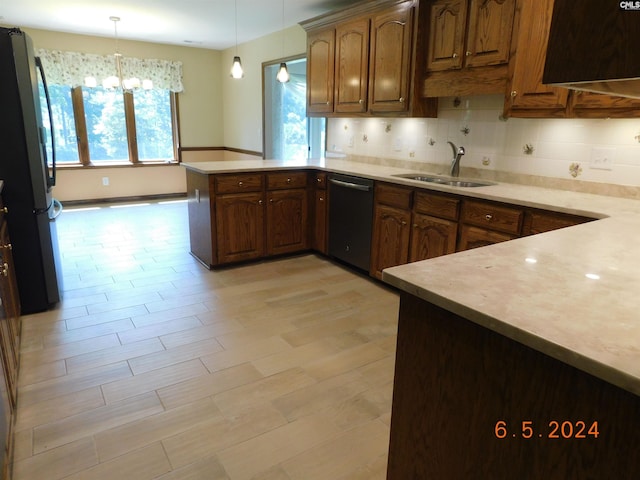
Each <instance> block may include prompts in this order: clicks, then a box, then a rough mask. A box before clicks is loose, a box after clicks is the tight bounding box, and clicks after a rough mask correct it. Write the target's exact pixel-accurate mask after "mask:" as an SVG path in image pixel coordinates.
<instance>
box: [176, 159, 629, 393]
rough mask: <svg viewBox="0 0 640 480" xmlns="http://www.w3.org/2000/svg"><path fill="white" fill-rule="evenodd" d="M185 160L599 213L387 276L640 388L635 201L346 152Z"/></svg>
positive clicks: (213, 167) (223, 168) (211, 168)
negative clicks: (436, 179) (430, 175)
mask: <svg viewBox="0 0 640 480" xmlns="http://www.w3.org/2000/svg"><path fill="white" fill-rule="evenodd" d="M183 165H184V166H185V167H186V168H187V169H190V170H193V171H196V172H199V173H204V174H215V173H239V172H248V171H256V170H265V171H268V170H283V169H301V168H311V169H318V170H323V171H328V172H337V173H345V174H351V175H357V176H362V177H366V178H370V179H373V180H380V181H386V182H392V183H396V184H400V185H408V186H413V187H416V188H424V189H428V190H437V191H442V192H450V193H455V194H458V195H464V196H467V197H473V198H479V199H485V200H494V201H499V202H506V203H511V204H515V205H522V206H528V207H534V208H541V209H546V210H552V211H557V212H564V213H570V214H576V215H583V216H587V217H592V218H597V219H599V220H597V221H594V222H589V223H584V224H580V225H576V226H573V227H568V228H564V229H561V230H555V231H551V232H547V233H542V234H538V235H533V236H528V237H523V238H518V239H516V240H511V241H509V242H503V243H498V244H494V245H490V246H486V247H481V248H477V249H473V250H467V251H463V252H458V253H454V254H450V255H445V256H443V257H437V258H433V259H429V260H424V261H421V262H415V263H410V264H407V265H401V266H397V267H392V268H388V269H385V270H384V271H383V277H382V278H383V281H385V282H387V283H388V284H390V285H393V286H394V287H396V288H398V289H400V290H403V291H405V292H407V293H410V294H412V295H415V296H416V297H419V298H421V299H423V300H426V301H428V302H430V303H433V304H435V305H437V306H439V307H442V308H444V309H446V310H448V311H451V312H453V313H455V314H457V315H459V316H462V317H464V318H466V319H468V320H470V321H472V322H474V323H476V324H479V325H481V326H484V327H486V328H489V329H491V330H493V331H495V332H497V333H500V334H502V335H504V336H506V337H508V338H511V339H512V340H515V341H517V342H520V343H522V344H524V345H527V346H529V347H531V348H534V349H536V350H538V351H540V352H542V353H545V354H547V355H549V356H551V357H553V358H556V359H557V360H560V361H562V362H564V363H567V364H569V365H572V366H574V367H576V368H579V369H581V370H583V371H585V372H587V373H590V374H592V375H594V376H596V377H598V378H601V379H603V380H605V381H607V382H610V383H612V384H614V385H616V386H618V387H620V388H623V389H625V390H628V391H630V392H632V393H634V394H636V395H640V245H638V244H640V201H639V200H633V199H626V198H619V197H609V196H602V195H593V194H586V193H578V192H570V191H564V190H553V189H546V188H540V187H532V186H525V185H516V184H507V183H498V184H495V185H491V186H486V187H477V188H464V187H449V186H446V185H440V184H431V183H425V182H420V181H416V180H409V179H403V178H398V177H396V176H394V175H398V174H403V173H412V171H411V170H408V169H402V168H394V167H386V166H379V165H370V164H365V163H359V162H350V161H347V160H343V159H321V160H309V161H301V162H300V161H298V162H287V161H278V160H248V161H247V160H243V161H222V162H198V163H187V164H183ZM413 173H423V174H424V173H425V172H415V171H413Z"/></svg>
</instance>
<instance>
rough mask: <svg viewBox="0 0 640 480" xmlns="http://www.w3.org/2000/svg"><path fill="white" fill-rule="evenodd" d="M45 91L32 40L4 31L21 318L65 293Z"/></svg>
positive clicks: (1, 80)
mask: <svg viewBox="0 0 640 480" xmlns="http://www.w3.org/2000/svg"><path fill="white" fill-rule="evenodd" d="M41 89H42V91H44V92H47V88H46V79H45V75H44V72H43V71H42V66H41V64H40V61H39V59H38V58H36V57H35V54H34V50H33V44H32V42H31V39H30V38H29V36H28V35H26V34H25V33H24V32H23V31H21V30H19V29H17V28H1V27H0V180H2V181H3V182H4V187H3V190H2V199H3V201H4V205H5V207H6V208H7V213H6V219H7V224H8V227H9V236H10V237H11V244H12V253H13V261H14V266H15V272H16V280H17V283H18V290H19V293H20V306H21V312H22V313H23V314H26V313H35V312H40V311H44V310H47V309H49V308H51V307H52V306H53V305H55V304H56V303H57V302H58V301H59V300H60V291H61V290H62V288H61V287H62V284H61V278H62V276H61V274H62V271H61V269H60V256H59V251H58V243H57V234H56V217H57V216H58V215H59V214H60V212H61V211H62V205H61V204H60V203H59V202H58V201H57V200H55V199H54V198H53V193H52V188H53V186H54V185H55V146H54V145H53V131H51V132H49V131H48V130H47V129H46V128H45V127H44V124H43V121H42V120H43V110H44V115H47V117H48V118H47V120H48V125H49V126H52V125H53V122H52V118H51V117H52V115H51V107H50V105H49V102H48V100H47V102H45V103H46V105H41V103H40V91H41ZM45 96H46V98H47V99H48V93H46V95H45ZM43 107H44V108H43ZM45 118H46V117H45ZM47 150H49V153H48V152H47ZM47 157H51V158H47Z"/></svg>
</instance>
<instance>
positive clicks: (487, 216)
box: [484, 213, 493, 222]
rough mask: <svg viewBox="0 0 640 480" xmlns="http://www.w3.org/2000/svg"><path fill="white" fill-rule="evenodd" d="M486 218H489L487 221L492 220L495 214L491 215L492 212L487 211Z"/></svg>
mask: <svg viewBox="0 0 640 480" xmlns="http://www.w3.org/2000/svg"><path fill="white" fill-rule="evenodd" d="M484 218H485V219H486V220H487V222H490V221H491V219H492V218H493V215H491V214H490V213H487V214H486V215H485V216H484Z"/></svg>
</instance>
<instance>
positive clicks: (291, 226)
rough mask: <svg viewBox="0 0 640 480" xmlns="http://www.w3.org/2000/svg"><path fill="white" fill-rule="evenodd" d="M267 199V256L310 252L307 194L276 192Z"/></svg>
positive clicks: (295, 191)
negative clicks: (307, 250)
mask: <svg viewBox="0 0 640 480" xmlns="http://www.w3.org/2000/svg"><path fill="white" fill-rule="evenodd" d="M267 195H268V200H269V201H268V206H267V253H268V254H269V255H277V254H280V253H290V252H298V251H302V250H306V249H307V248H309V230H308V218H309V215H308V211H307V210H308V207H307V205H308V202H307V191H306V190H305V189H292V190H276V191H273V192H269V193H268V194H267Z"/></svg>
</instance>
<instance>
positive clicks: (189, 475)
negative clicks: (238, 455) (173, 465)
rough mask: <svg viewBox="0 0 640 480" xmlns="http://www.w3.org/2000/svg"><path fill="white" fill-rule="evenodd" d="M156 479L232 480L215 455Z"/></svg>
mask: <svg viewBox="0 0 640 480" xmlns="http://www.w3.org/2000/svg"><path fill="white" fill-rule="evenodd" d="M156 480H230V479H229V477H228V476H227V472H225V470H224V467H223V466H222V464H221V463H220V462H219V461H218V459H217V458H215V457H209V458H205V459H203V460H199V461H197V462H194V463H191V464H189V465H187V466H186V467H182V468H179V469H177V470H173V471H172V472H169V473H167V474H165V475H161V476H159V477H156Z"/></svg>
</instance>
